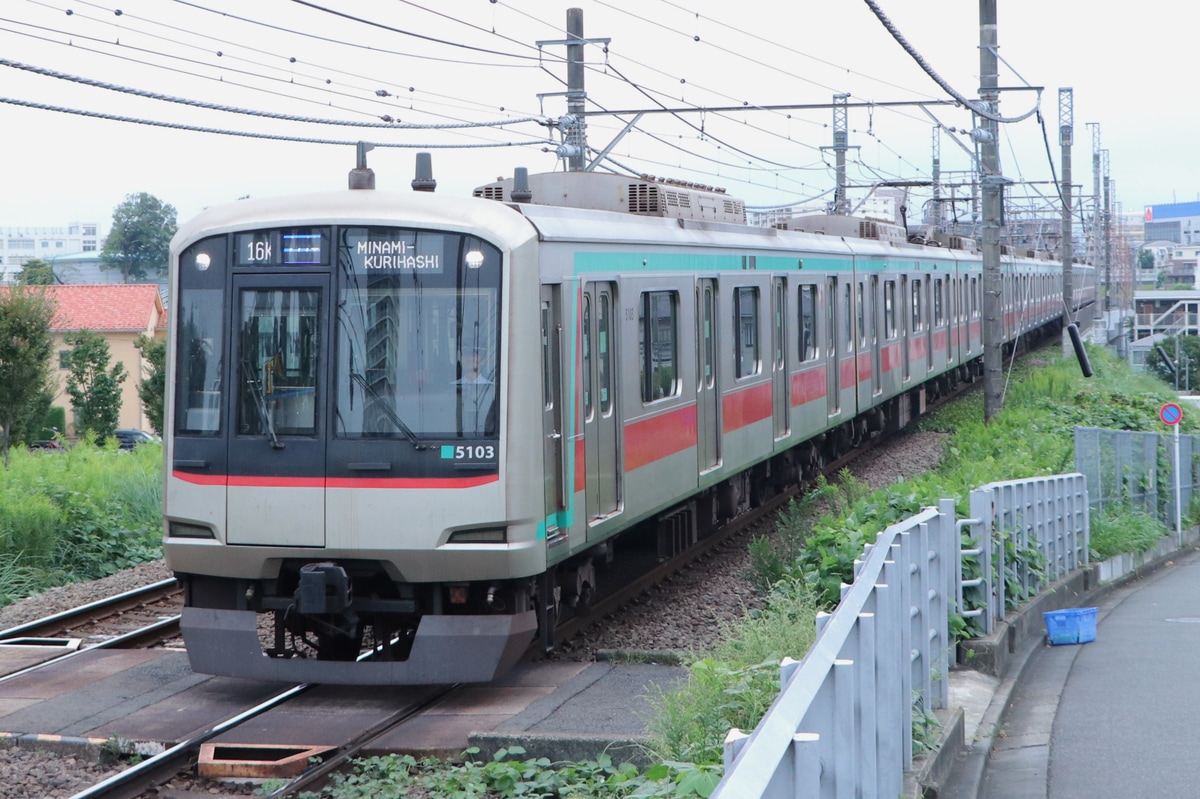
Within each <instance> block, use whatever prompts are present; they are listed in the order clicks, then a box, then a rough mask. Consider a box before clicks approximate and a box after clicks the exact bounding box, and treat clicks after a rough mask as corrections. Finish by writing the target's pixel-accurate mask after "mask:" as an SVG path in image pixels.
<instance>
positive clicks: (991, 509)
mask: <svg viewBox="0 0 1200 799" xmlns="http://www.w3.org/2000/svg"><path fill="white" fill-rule="evenodd" d="M959 525H960V527H962V528H964V529H969V530H970V531H971V541H972V544H971V547H970V548H967V549H962V550H960V553H959V557H960V563H961V558H962V557H964V556H974V557H975V558H976V562H977V567H978V568H977V573H978V576H976V577H974V578H973V579H963V580H960V581H959V594H958V608H959V609H960V610H959V612H960V613H961V614H962V615H963V616H964V617H965V618H978V619H980V622H981V625H980V626H981V627H982V628H983V633H984V634H985V635H990V634H991V633H992V631H993V630H994V629H995V628H996V622H998V621H1003V619H1004V616H1005V614H1006V613H1007V612H1008V605H1009V604H1010V601H1011V603H1013V604H1015V603H1019V602H1022V601H1024V600H1026V599H1028V598H1029V597H1032V596H1034V595H1035V594H1037V592H1038V591H1039V590H1040V589H1041V587H1042V586H1044V585H1046V584H1047V583H1052V582H1055V581H1056V580H1059V579H1061V578H1063V577H1065V576H1067V575H1068V574H1070V573H1071V572H1073V571H1074V570H1076V569H1080V568H1083V567H1084V566H1086V565H1087V564H1088V560H1089V557H1088V555H1089V553H1088V530H1089V516H1088V481H1087V478H1085V477H1084V476H1083V475H1082V474H1078V473H1076V474H1059V475H1051V476H1049V477H1033V478H1029V479H1027V480H1007V481H1004V482H1000V483H988V484H987V485H985V486H981V487H980V488H977V489H975V490H974V491H972V492H971V518H970V519H964V520H962V521H961V522H960V523H959ZM1010 548H1011V549H1012V550H1013V553H1012V554H1014V555H1024V556H1023V557H1012V558H1010V556H1009V549H1010ZM1033 553H1036V556H1035V557H1029V555H1030V554H1033ZM959 573H960V574H961V573H962V569H961V567H960V569H959ZM971 589H975V590H971ZM1010 591H1012V592H1015V594H1016V596H1013V597H1010V596H1009V595H1008V594H1009V592H1010Z"/></svg>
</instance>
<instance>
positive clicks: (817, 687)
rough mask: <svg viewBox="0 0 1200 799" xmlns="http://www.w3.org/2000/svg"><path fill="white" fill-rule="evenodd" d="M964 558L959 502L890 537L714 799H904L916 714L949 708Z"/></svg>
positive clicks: (827, 622) (736, 735)
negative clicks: (960, 557) (954, 610)
mask: <svg viewBox="0 0 1200 799" xmlns="http://www.w3.org/2000/svg"><path fill="white" fill-rule="evenodd" d="M957 551H958V527H957V525H956V524H955V521H954V502H953V500H942V501H941V502H940V503H939V505H938V507H937V508H928V509H926V510H925V511H923V512H922V513H921V514H919V515H917V516H914V517H912V518H910V519H906V520H905V521H903V522H900V523H898V524H894V525H892V526H891V527H888V528H887V529H886V530H884V531H883V532H882V533H880V534H879V536H878V537H877V538H876V541H875V543H874V544H872V545H870V546H868V547H867V549H866V550H865V552H864V559H863V560H861V561H859V562H857V563H856V564H855V567H856V568H855V578H854V583H853V584H851V585H849V586H846V587H845V588H844V593H843V596H842V601H841V603H840V604H839V605H838V607H837V609H836V610H835V611H834V613H833V614H823V615H822V616H821V617H820V618H819V620H818V625H817V627H818V637H817V640H816V643H814V644H813V647H812V649H811V650H810V651H809V652H808V654H807V655H806V656H805V657H804V660H802V661H799V662H797V661H793V660H791V659H790V658H789V659H786V660H784V662H783V664H782V665H781V667H780V681H781V684H782V686H783V690H782V692H781V693H780V695H779V697H778V698H776V700H775V701H774V702H773V703H772V705H771V707H770V708H769V709H768V711H767V713H766V715H765V716H764V717H763V719H762V721H761V722H760V723H759V725H758V726H757V727H756V728H755V730H754V732H753V733H750V734H746V733H744V732H742V731H741V730H731V731H730V733H729V735H728V736H727V738H726V741H725V776H724V778H723V779H722V780H721V782H720V784H719V785H717V788H716V790H715V792H714V793H713V794H712V795H713V796H714V797H733V796H737V797H796V796H832V795H838V796H897V795H899V794H900V793H901V792H902V790H903V784H904V771H905V770H906V769H908V768H910V767H911V766H912V721H913V706H914V703H916V704H917V705H918V706H924V707H925V708H927V709H929V710H932V709H935V708H940V707H945V706H946V703H947V701H948V694H949V684H948V683H947V680H946V677H947V674H948V672H949V669H950V663H951V659H952V657H953V653H954V646H953V643H952V642H951V641H950V638H949V629H948V628H949V613H950V611H951V604H952V602H953V598H954V596H955V595H956V585H957V583H958V579H959V578H958V575H957V574H955V573H954V566H955V564H956V560H955V558H953V557H948V556H946V555H944V554H942V553H953V552H957Z"/></svg>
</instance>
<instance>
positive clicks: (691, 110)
mask: <svg viewBox="0 0 1200 799" xmlns="http://www.w3.org/2000/svg"><path fill="white" fill-rule="evenodd" d="M539 96H540V95H539ZM927 105H949V106H955V107H962V105H963V104H962V103H959V102H956V101H955V100H894V101H890V102H862V103H851V102H847V103H845V104H844V105H839V104H837V103H785V104H783V105H724V106H714V105H707V106H699V105H689V106H679V107H674V108H667V107H665V106H661V107H658V108H621V109H606V110H596V111H583V112H581V113H582V115H583V116H589V117H591V116H628V115H629V114H695V113H697V112H699V113H702V114H703V113H711V114H728V113H732V112H734V111H828V110H831V109H833V108H834V107H835V106H836V107H839V108H847V109H849V108H906V107H907V108H912V107H914V106H915V107H918V108H920V107H923V106H927Z"/></svg>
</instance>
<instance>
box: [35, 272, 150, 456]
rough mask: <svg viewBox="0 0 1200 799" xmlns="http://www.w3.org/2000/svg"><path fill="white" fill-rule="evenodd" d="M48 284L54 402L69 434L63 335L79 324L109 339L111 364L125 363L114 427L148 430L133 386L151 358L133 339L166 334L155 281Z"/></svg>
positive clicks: (72, 430)
mask: <svg viewBox="0 0 1200 799" xmlns="http://www.w3.org/2000/svg"><path fill="white" fill-rule="evenodd" d="M46 289H47V293H48V296H49V297H50V298H51V299H52V300H53V301H54V303H55V305H56V306H57V311H56V313H55V316H54V321H53V323H52V325H51V330H52V332H53V333H54V340H55V346H56V348H57V350H58V353H59V357H58V361H57V364H56V365H57V367H58V383H59V390H58V393H57V395H56V396H55V398H54V404H55V405H58V406H61V407H63V408H66V409H67V431H66V435H67V437H68V438H74V437H75V419H74V414H73V413H72V411H71V398H70V396H68V395H67V393H66V388H67V374H68V370H67V369H66V368H65V360H64V356H65V355H66V353H67V352H69V351H70V347H69V346H67V344H66V342H65V339H66V337H67V336H68V335H70V334H72V333H76V332H78V331H80V330H90V331H92V332H93V333H98V334H100V335H101V336H103V337H104V339H105V341H107V342H108V348H109V355H110V361H109V365H110V367H111V366H112V365H115V364H116V363H118V362H119V363H122V364H124V366H125V372H126V376H125V381H124V382H123V383H122V384H121V413H120V416H119V417H118V422H117V427H118V428H134V427H136V428H137V429H139V430H152V429H153V428H151V426H150V420H149V419H148V418H147V417H146V414H145V411H144V410H143V409H142V401H141V398H140V397H138V392H137V387H138V384H139V383H141V382H142V380H143V379H145V378H146V377H148V376H149V373H150V372H149V364H147V363H146V361H145V360H144V359H143V358H142V352H141V350H139V349H138V348H137V347H135V346H134V342H135V341H137V338H138V336H141V335H146V336H151V337H155V336H157V337H162V336H164V335H165V334H166V321H167V320H166V315H165V313H164V312H163V302H162V298H161V296H160V295H159V290H158V285H157V284H155V283H137V284H134V283H131V284H120V285H77V286H65V285H59V286H46Z"/></svg>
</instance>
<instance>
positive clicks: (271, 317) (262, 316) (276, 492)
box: [228, 274, 330, 547]
mask: <svg viewBox="0 0 1200 799" xmlns="http://www.w3.org/2000/svg"><path fill="white" fill-rule="evenodd" d="M233 294H234V298H235V299H234V303H235V307H234V311H233V312H234V314H235V317H234V320H235V324H236V333H235V335H234V340H233V342H232V344H231V346H232V348H233V364H232V371H233V373H234V374H236V376H237V379H236V382H235V390H234V391H232V392H230V395H229V399H228V401H229V402H230V404H231V407H230V409H229V410H230V414H231V415H230V418H231V419H232V420H233V430H232V434H231V435H230V437H229V449H228V458H229V463H231V464H234V463H235V464H237V465H238V472H239V477H238V478H237V479H236V481H235V480H234V479H231V480H230V483H229V486H228V502H229V505H228V512H229V515H230V517H231V518H237V519H238V520H239V524H237V525H236V526H234V527H232V528H231V529H230V530H229V539H228V540H229V543H230V544H265V545H272V546H306V547H320V546H324V545H325V492H324V491H323V490H313V487H314V486H324V483H325V442H326V440H327V435H326V431H325V418H326V416H327V415H328V414H327V413H326V408H327V407H328V396H329V388H328V386H327V385H326V383H325V376H326V375H327V374H329V373H330V370H329V368H328V360H329V345H328V341H329V277H328V275H323V274H308V275H271V276H269V277H267V276H263V275H235V276H234V278H233Z"/></svg>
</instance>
